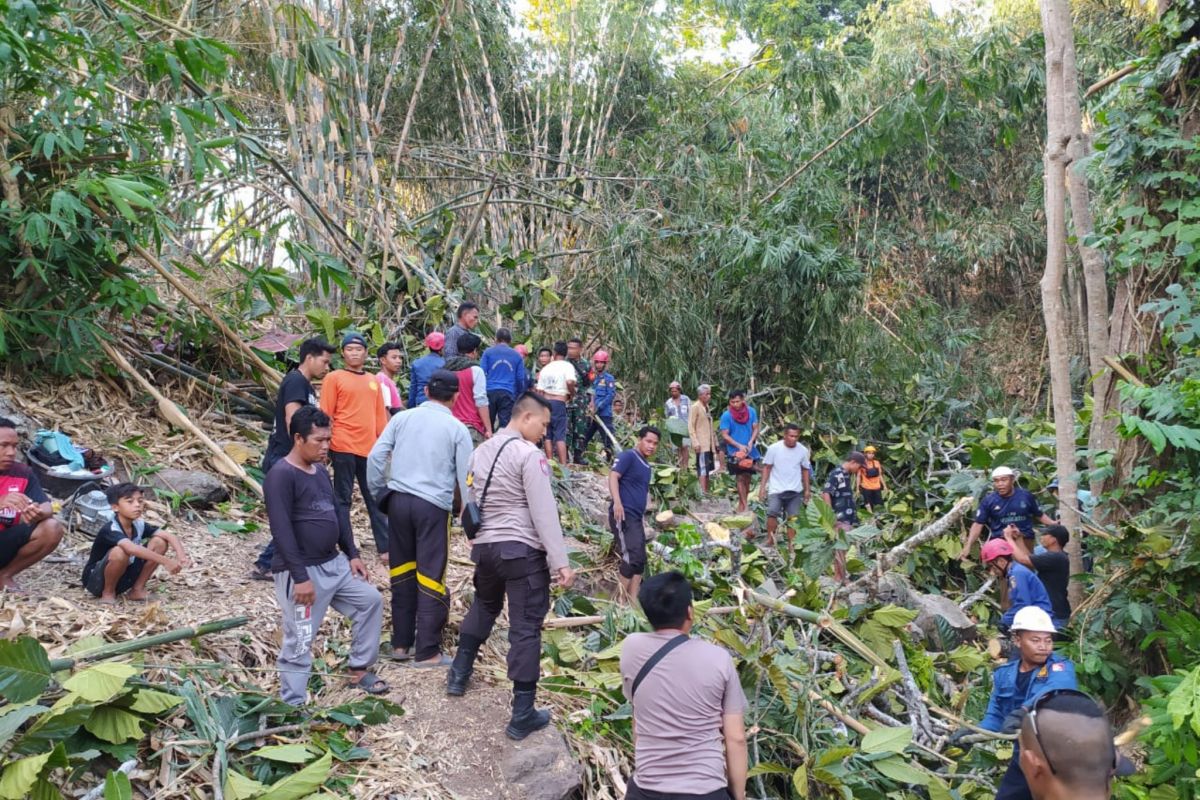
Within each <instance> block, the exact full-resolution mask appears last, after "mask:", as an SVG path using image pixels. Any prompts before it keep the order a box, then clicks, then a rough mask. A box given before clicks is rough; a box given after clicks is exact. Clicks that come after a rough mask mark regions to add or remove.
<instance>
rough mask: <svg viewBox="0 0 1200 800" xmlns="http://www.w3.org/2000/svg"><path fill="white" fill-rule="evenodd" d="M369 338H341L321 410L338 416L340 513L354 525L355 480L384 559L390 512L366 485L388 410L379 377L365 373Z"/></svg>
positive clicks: (333, 450) (335, 461) (332, 453)
mask: <svg viewBox="0 0 1200 800" xmlns="http://www.w3.org/2000/svg"><path fill="white" fill-rule="evenodd" d="M366 363H367V341H366V340H365V339H364V338H363V337H362V334H359V333H348V334H346V336H345V338H343V339H342V364H343V367H342V369H338V370H334V371H333V372H331V373H329V375H328V377H326V378H325V381H324V383H322V385H321V410H322V411H324V412H325V413H326V414H328V415H329V418H330V419H332V420H333V441H331V442H330V445H329V461H330V463H331V464H332V465H333V492H334V495H335V497H336V499H337V512H338V517H339V518H340V520H341V522H342V523H343V524H344V526H345V528H344V529H345V530H352V528H351V527H350V502H351V500H352V498H353V496H354V481H355V480H356V479H357V480H358V490H359V491H360V492H362V496H363V502H365V503H366V504H367V514H368V515H369V516H370V518H371V535H372V537H373V538H374V539H375V549H376V550H377V551H378V553H379V557H380V559H381V560H382V561H383V562H384V563H387V558H388V525H387V517H386V516H384V514H383V512H382V511H380V510H379V508H378V507H377V506H376V505H375V500H374V499H373V498H372V497H371V490H370V489H368V488H367V456H368V455H369V454H370V452H371V448H372V447H374V446H375V440H376V439H378V438H379V434H381V433H383V429H384V427H385V426H386V425H387V421H388V412H387V409H386V408H384V406H383V395H382V394H381V393H380V391H379V379H378V378H376V377H375V376H374V375H371V374H370V373H368V372H366V370H365V369H364V365H365V364H366Z"/></svg>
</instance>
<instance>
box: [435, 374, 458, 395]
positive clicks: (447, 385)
mask: <svg viewBox="0 0 1200 800" xmlns="http://www.w3.org/2000/svg"><path fill="white" fill-rule="evenodd" d="M429 388H430V389H434V390H436V391H446V390H449V391H455V392H457V391H458V376H457V375H455V374H454V373H453V372H451V371H450V370H448V369H437V370H434V371H433V375H431V376H430V377H429Z"/></svg>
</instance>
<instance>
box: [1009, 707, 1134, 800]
mask: <svg viewBox="0 0 1200 800" xmlns="http://www.w3.org/2000/svg"><path fill="white" fill-rule="evenodd" d="M1017 741H1018V743H1019V745H1020V748H1021V756H1020V762H1021V772H1022V773H1024V775H1025V782H1026V783H1027V784H1029V792H1030V794H1031V795H1032V796H1033V800H1108V798H1109V797H1110V796H1111V794H1110V791H1111V788H1112V779H1113V776H1114V775H1131V774H1133V765H1132V764H1131V763H1130V762H1129V760H1128V759H1126V758H1125V757H1124V756H1122V755H1121V754H1120V752H1119V751H1118V750H1117V749H1116V746H1115V745H1114V744H1113V732H1112V728H1111V727H1110V726H1109V724H1108V719H1107V718H1106V717H1105V715H1104V709H1103V708H1102V707H1101V706H1100V704H1099V703H1097V702H1096V701H1095V700H1094V699H1092V698H1091V697H1089V696H1088V695H1086V694H1084V693H1083V692H1073V691H1071V690H1069V689H1059V690H1058V691H1051V692H1043V693H1042V694H1040V695H1039V696H1038V698H1037V699H1036V700H1034V701H1033V703H1032V704H1031V705H1030V708H1029V713H1028V714H1026V715H1025V719H1024V720H1023V721H1022V722H1021V735H1020V736H1019V737H1018V739H1017ZM1051 754H1053V756H1052V755H1051Z"/></svg>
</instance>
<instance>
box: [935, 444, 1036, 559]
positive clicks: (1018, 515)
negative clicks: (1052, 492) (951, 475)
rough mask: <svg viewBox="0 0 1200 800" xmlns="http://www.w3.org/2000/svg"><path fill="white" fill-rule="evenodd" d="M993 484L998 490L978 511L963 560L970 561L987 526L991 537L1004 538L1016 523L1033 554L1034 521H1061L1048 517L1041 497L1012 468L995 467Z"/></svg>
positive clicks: (980, 505)
mask: <svg viewBox="0 0 1200 800" xmlns="http://www.w3.org/2000/svg"><path fill="white" fill-rule="evenodd" d="M992 487H993V488H994V489H995V491H993V492H991V493H989V494H988V495H987V496H986V497H984V498H983V502H981V503H980V504H979V510H978V511H976V512H975V521H974V522H973V523H972V524H971V530H970V531H969V532H968V533H967V540H966V541H965V542H964V543H963V549H962V552H961V553H959V554H958V559H959V561H966V560H967V559H968V558H970V557H971V548H972V547H973V546H974V545H975V540H976V539H978V538H979V535H980V534H981V533H983V528H984V526H985V525H986V526H987V527H988V529H989V531H990V533H989V534H988V538H989V539H1002V538H1003V537H1004V529H1005V527H1007V526H1009V525H1016V526H1017V530H1019V531H1020V532H1021V536H1022V540H1021V541H1022V543H1023V545H1024V546H1025V549H1026V550H1028V551H1029V552H1031V553H1032V552H1033V523H1034V520H1037V521H1038V522H1041V523H1042V524H1043V525H1057V524H1058V520H1055V519H1050V517H1048V516H1046V514H1045V512H1043V511H1042V509H1041V507H1040V506H1038V501H1037V498H1035V497H1034V496H1033V495H1032V494H1031V493H1030V492H1029V491H1027V490H1026V489H1022V488H1021V487H1020V486H1018V485H1017V473H1016V472H1014V471H1013V470H1012V468H1011V467H996V468H995V469H994V470H992Z"/></svg>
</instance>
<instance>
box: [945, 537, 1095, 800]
mask: <svg viewBox="0 0 1200 800" xmlns="http://www.w3.org/2000/svg"><path fill="white" fill-rule="evenodd" d="M998 541H1003V540H998ZM1012 634H1013V643H1014V645H1015V646H1016V651H1017V654H1016V655H1015V656H1014V657H1013V659H1012V660H1011V661H1009V662H1008V663H1007V664H1004V665H1003V666H1000V667H997V668H996V671H995V672H993V673H992V695H991V698H990V699H989V700H988V707H987V713H986V714H984V717H983V720H982V721H980V723H979V727H981V728H983V729H984V730H988V731H996V732H998V733H1016V732H1017V731H1018V730H1019V729H1020V727H1021V721H1022V719H1023V718H1024V716H1025V712H1026V711H1027V710H1028V709H1029V708H1030V707H1031V706H1033V705H1034V703H1036V702H1037V699H1038V698H1039V697H1040V696H1041V695H1043V694H1045V693H1047V692H1053V691H1056V690H1063V689H1068V690H1074V691H1078V690H1079V685H1078V684H1077V683H1076V681H1075V665H1074V664H1072V663H1071V661H1070V659H1067V658H1064V657H1062V656H1060V655H1058V654H1057V653H1055V652H1054V634H1055V628H1054V622H1053V621H1052V620H1051V619H1050V615H1049V614H1047V613H1046V612H1045V611H1043V610H1042V609H1040V608H1037V607H1035V606H1027V607H1026V608H1024V609H1022V611H1021V612H1020V614H1018V615H1017V616H1016V617H1014V619H1013V625H1012ZM969 735H971V731H970V730H969V729H966V728H963V729H960V730H958V731H956V732H955V733H954V734H953V735H952V736H951V737H950V743H951V744H957V743H958V741H959V740H961V739H962V738H963V737H965V736H969ZM1030 798H1032V795H1031V794H1030V793H1029V786H1028V784H1027V783H1026V782H1025V776H1024V775H1022V774H1021V754H1020V748H1019V747H1018V748H1017V750H1015V751H1014V752H1013V757H1012V761H1010V762H1009V765H1008V771H1007V772H1005V773H1004V779H1003V780H1002V781H1001V782H1000V789H999V791H998V792H997V793H996V799H997V800H1029V799H1030Z"/></svg>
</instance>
